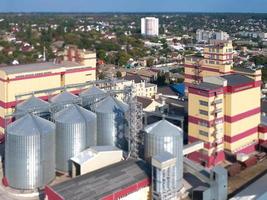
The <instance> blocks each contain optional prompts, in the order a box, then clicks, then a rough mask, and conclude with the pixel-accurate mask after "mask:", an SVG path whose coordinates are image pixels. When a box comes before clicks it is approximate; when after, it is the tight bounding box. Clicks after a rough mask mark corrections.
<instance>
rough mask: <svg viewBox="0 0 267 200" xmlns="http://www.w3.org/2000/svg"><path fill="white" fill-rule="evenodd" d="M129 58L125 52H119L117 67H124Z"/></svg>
mask: <svg viewBox="0 0 267 200" xmlns="http://www.w3.org/2000/svg"><path fill="white" fill-rule="evenodd" d="M129 59H130V56H129V55H128V54H127V53H126V52H125V51H120V52H119V55H118V65H120V66H124V65H126V64H127V62H128V60H129Z"/></svg>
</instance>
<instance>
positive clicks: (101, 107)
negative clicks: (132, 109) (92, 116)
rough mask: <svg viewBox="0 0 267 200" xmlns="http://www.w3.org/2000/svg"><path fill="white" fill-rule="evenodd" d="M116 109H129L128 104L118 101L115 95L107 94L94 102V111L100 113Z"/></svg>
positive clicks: (124, 110)
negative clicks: (97, 101)
mask: <svg viewBox="0 0 267 200" xmlns="http://www.w3.org/2000/svg"><path fill="white" fill-rule="evenodd" d="M117 109H118V110H121V111H123V112H126V111H127V110H128V109H129V106H128V105H127V104H126V103H123V102H121V101H119V100H118V99H116V98H115V97H111V96H108V97H106V98H105V99H104V100H102V101H100V102H99V103H97V104H96V109H95V111H96V112H100V113H111V112H114V110H117Z"/></svg>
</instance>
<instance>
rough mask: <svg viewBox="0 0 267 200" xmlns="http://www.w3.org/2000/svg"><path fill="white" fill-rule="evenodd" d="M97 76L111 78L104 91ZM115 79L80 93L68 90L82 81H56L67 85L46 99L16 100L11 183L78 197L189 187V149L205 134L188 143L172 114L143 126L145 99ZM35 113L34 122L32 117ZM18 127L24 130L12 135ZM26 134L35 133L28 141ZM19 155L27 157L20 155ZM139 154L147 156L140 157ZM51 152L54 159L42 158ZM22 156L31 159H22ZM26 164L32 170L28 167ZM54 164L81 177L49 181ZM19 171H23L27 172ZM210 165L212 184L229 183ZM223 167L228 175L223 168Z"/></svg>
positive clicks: (9, 150) (174, 193) (161, 193)
mask: <svg viewBox="0 0 267 200" xmlns="http://www.w3.org/2000/svg"><path fill="white" fill-rule="evenodd" d="M98 83H101V84H106V85H107V86H108V87H106V91H104V90H101V89H99V88H97V87H96V86H93V87H91V86H92V85H97V84H98ZM113 85H114V81H113V80H105V81H102V80H101V81H93V82H88V83H85V84H80V85H79V87H82V88H88V86H89V88H88V89H85V90H84V92H81V93H80V94H79V95H77V96H76V95H74V94H72V93H70V92H68V91H67V90H69V89H70V88H71V87H76V85H75V86H66V87H61V88H55V89H54V90H59V89H60V90H62V92H61V93H59V94H57V95H54V96H53V97H51V98H49V101H48V102H44V101H43V100H41V99H39V98H38V97H36V96H31V97H30V98H28V99H26V100H25V101H24V102H22V103H20V104H18V106H17V109H16V112H15V113H14V114H12V115H9V116H8V117H11V118H14V117H15V119H16V120H15V121H14V122H12V123H11V124H9V125H8V127H13V128H8V129H7V143H6V144H7V146H6V159H5V166H6V167H5V177H4V179H3V181H4V182H5V183H6V186H10V187H12V188H14V189H16V190H17V191H21V190H24V191H26V192H34V191H39V190H42V189H43V187H44V186H46V189H45V193H46V195H47V198H48V199H53V200H56V199H73V198H74V197H75V198H76V199H88V198H89V197H90V198H89V199H125V200H126V199H133V198H134V199H136V198H137V199H148V200H150V199H151V198H152V195H153V198H154V199H161V198H163V199H166V200H171V199H179V198H180V197H181V196H182V195H184V194H185V193H184V191H185V187H184V184H183V169H184V167H183V166H184V163H185V161H184V159H183V156H184V155H187V154H190V153H192V152H194V151H196V150H200V149H202V148H203V146H204V145H203V142H197V143H192V144H190V145H189V146H187V147H186V150H184V148H183V130H182V129H181V128H179V127H177V126H175V125H173V124H172V123H170V122H169V121H167V120H166V119H168V116H165V117H166V119H162V120H160V121H158V122H155V123H153V124H150V125H148V126H146V127H145V128H144V129H143V126H142V117H143V112H142V104H140V103H139V102H138V101H137V97H136V96H134V95H133V93H132V92H131V91H132V90H131V88H128V89H127V88H124V89H123V90H120V91H118V90H112V86H113ZM108 88H109V90H108ZM54 90H51V92H54ZM107 90H108V91H107ZM88 93H89V94H88ZM118 94H123V96H124V99H125V102H122V101H119V100H118V99H117V98H116V96H117V95H118ZM100 96H101V97H100ZM31 105H33V107H32V108H31ZM38 105H39V106H38ZM83 105H86V106H88V107H87V108H88V109H89V110H88V109H85V108H83V107H82V106H83ZM27 113H30V114H27ZM16 116H19V117H18V118H16ZM47 116H49V117H47ZM41 117H44V118H46V119H43V118H41ZM29 118H30V119H32V120H31V123H29V122H27V120H29ZM47 119H49V120H50V121H51V122H50V121H48V120H47ZM21 121H23V122H21ZM24 121H26V122H25V123H24ZM36 123H37V125H36ZM48 126H51V127H52V128H51V127H50V128H49V127H48ZM141 130H143V131H141ZM13 132H14V133H13ZM50 132H51V133H50ZM49 133H50V134H49ZM13 134H14V135H19V137H16V138H15V139H14V140H16V141H15V142H13V143H12V140H11V139H10V138H12V136H13ZM35 135H36V136H35ZM45 135H49V136H50V137H44V136H45ZM52 136H53V138H52ZM28 137H30V138H31V137H34V138H32V139H31V142H30V143H28ZM35 138H37V139H38V138H39V139H38V140H37V139H36V140H35ZM48 140H49V141H48ZM40 141H41V144H42V141H43V142H45V143H48V144H49V147H50V146H51V148H49V150H47V149H45V150H44V149H43V146H42V145H41V147H40ZM12 145H14V148H13V147H12ZM38 145H39V146H38ZM25 146H26V147H27V148H25ZM23 148H25V149H24V150H23V151H20V150H21V149H23ZM139 148H140V149H139ZM13 149H14V150H13ZM16 149H17V150H16ZM143 149H145V151H142V150H143ZM15 150H16V151H15ZM32 150H34V154H33V153H32ZM141 154H143V155H141ZM21 155H22V157H25V159H22V160H20V159H17V158H18V157H19V156H21ZM140 155H141V156H142V157H145V159H146V161H143V160H140V159H138V158H140ZM32 156H34V158H33V157H32ZM49 156H50V157H49ZM13 158H16V159H13ZM35 158H38V159H35ZM39 158H40V159H39ZM47 158H52V159H50V162H43V161H45V160H46V159H47ZM16 162H19V163H20V164H19V166H25V167H23V168H21V167H18V165H17V164H16ZM186 166H187V167H188V165H186ZM190 166H191V167H192V164H190ZM36 167H37V169H38V170H39V171H42V172H46V170H47V169H48V170H49V172H46V173H45V174H43V173H35V172H34V173H33V172H32V171H34V170H35V169H36ZM26 169H28V171H27V172H25V173H24V171H23V170H26ZM186 169H187V168H186ZM195 169H196V170H198V169H199V168H198V167H195ZM31 170H32V171H31ZM38 170H37V172H38ZM187 170H188V169H187ZM201 170H203V169H202V168H201ZM55 171H57V172H58V173H59V174H61V176H68V175H70V176H72V177H75V178H73V179H71V180H68V181H65V182H62V183H59V184H56V185H54V183H53V182H52V183H51V181H53V180H54V178H55ZM151 172H153V173H152V174H151ZM21 173H24V174H23V177H22V178H21V177H20V176H21ZM28 173H31V174H28ZM212 173H213V172H212V171H207V173H206V175H205V177H206V178H204V179H205V181H206V182H208V185H209V186H210V188H207V190H208V191H210V192H213V191H214V190H215V189H218V187H219V186H218V187H217V185H220V186H221V184H223V185H226V184H227V183H226V182H225V181H222V182H221V184H216V186H214V187H213V186H212V184H213V182H214V181H215V182H216V181H218V180H219V179H218V180H217V179H216V180H213V179H211V176H213V175H212ZM218 174H220V172H218ZM221 175H222V176H223V177H224V175H223V173H222V174H221ZM76 176H77V177H76ZM200 176H202V175H200ZM17 180H20V181H17ZM32 180H34V181H32ZM21 181H24V182H22V183H21ZM152 181H153V182H152ZM28 182H30V183H28ZM218 190H219V191H222V189H218ZM170 191H171V192H170ZM206 192H207V191H206ZM207 193H208V192H207ZM224 197H225V195H223V198H222V199H223V200H225V198H224ZM215 199H216V200H219V198H215Z"/></svg>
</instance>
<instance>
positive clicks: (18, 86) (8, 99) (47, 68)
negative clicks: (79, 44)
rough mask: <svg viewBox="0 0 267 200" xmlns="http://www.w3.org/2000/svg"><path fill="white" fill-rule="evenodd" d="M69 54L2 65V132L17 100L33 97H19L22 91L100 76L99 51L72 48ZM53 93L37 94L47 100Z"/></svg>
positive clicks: (0, 120) (29, 91) (47, 88)
mask: <svg viewBox="0 0 267 200" xmlns="http://www.w3.org/2000/svg"><path fill="white" fill-rule="evenodd" d="M65 55H66V56H65V58H64V60H63V61H61V60H56V61H54V62H43V63H34V64H26V65H16V66H6V67H1V68H0V91H1V96H0V103H1V105H0V132H2V133H3V132H4V128H5V126H6V123H7V122H6V121H5V120H4V118H5V115H7V114H10V113H12V112H13V111H14V108H15V106H16V105H17V103H19V102H21V101H23V100H25V99H26V98H28V97H29V96H28V97H27V96H24V97H21V98H18V95H21V94H25V93H32V92H34V91H44V90H49V89H53V88H57V87H63V86H65V85H70V84H78V83H85V82H87V81H93V80H95V79H96V53H95V52H88V51H82V50H78V49H76V50H73V48H71V49H69V48H68V50H66V51H65ZM76 90H79V88H77V89H76ZM72 92H73V93H75V92H77V91H75V90H74V91H72ZM51 95H54V93H49V92H41V93H38V94H36V96H38V97H40V98H42V99H44V100H47V99H48V98H49V97H50V96H51Z"/></svg>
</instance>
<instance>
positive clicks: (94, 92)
mask: <svg viewBox="0 0 267 200" xmlns="http://www.w3.org/2000/svg"><path fill="white" fill-rule="evenodd" d="M106 93H107V92H106V91H105V90H102V89H100V88H98V87H96V86H92V87H91V88H89V89H87V90H85V91H83V92H81V93H80V95H79V96H80V97H82V105H83V107H85V108H86V109H91V106H94V105H93V104H94V103H96V102H98V101H100V100H101V99H103V98H104V97H105V95H106Z"/></svg>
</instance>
